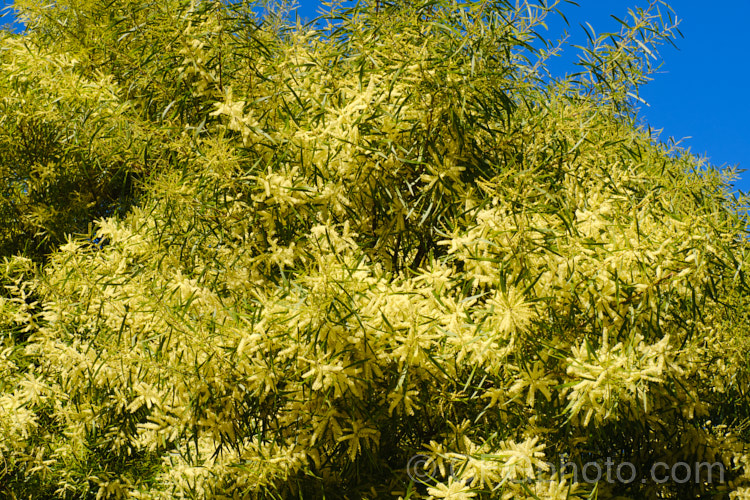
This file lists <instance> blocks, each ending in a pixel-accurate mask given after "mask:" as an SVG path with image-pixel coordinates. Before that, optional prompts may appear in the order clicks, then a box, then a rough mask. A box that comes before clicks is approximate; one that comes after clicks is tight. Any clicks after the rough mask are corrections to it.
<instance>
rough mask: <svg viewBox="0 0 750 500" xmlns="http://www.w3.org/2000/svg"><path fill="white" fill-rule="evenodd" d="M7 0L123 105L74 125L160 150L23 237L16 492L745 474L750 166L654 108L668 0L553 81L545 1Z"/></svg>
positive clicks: (18, 57) (305, 490)
mask: <svg viewBox="0 0 750 500" xmlns="http://www.w3.org/2000/svg"><path fill="white" fill-rule="evenodd" d="M167 4H168V5H167ZM17 8H18V9H19V10H20V12H21V14H22V15H23V16H25V17H24V18H25V19H26V22H27V26H28V28H27V31H26V32H25V33H24V34H22V35H10V34H6V35H5V36H4V38H3V40H2V53H1V54H0V56H1V57H2V58H3V61H6V62H5V63H4V64H6V65H7V66H8V67H9V68H17V67H19V65H20V64H21V63H20V62H19V61H38V64H30V63H24V64H29V66H28V67H29V68H33V70H34V71H35V72H36V74H37V76H36V77H35V78H36V79H37V80H38V82H41V83H36V84H35V86H33V87H24V89H26V90H25V92H28V93H29V95H30V96H36V98H37V99H40V100H43V99H48V98H49V97H50V96H51V95H57V94H56V93H59V94H60V95H61V98H60V99H61V100H60V101H58V102H66V103H67V102H70V103H75V104H70V106H77V107H76V108H75V109H76V111H75V112H76V113H78V114H80V115H81V116H82V117H87V116H90V117H95V119H96V120H98V122H97V123H100V125H101V127H104V128H101V127H99V128H97V127H94V128H93V129H91V130H89V129H87V128H85V127H86V126H87V125H86V124H85V123H84V122H85V121H86V119H84V118H81V120H83V121H82V123H81V125H80V127H81V128H80V130H81V131H88V132H86V133H88V134H89V135H86V134H84V133H83V132H82V133H81V134H79V135H74V136H66V137H57V138H56V141H57V144H58V145H57V146H56V147H62V148H69V150H73V149H75V150H79V149H80V150H83V149H82V148H85V147H89V148H90V149H89V151H92V153H91V154H92V155H93V156H92V157H91V158H98V160H92V161H94V164H95V165H96V167H97V168H98V169H100V172H101V177H99V179H104V178H105V177H106V173H107V172H110V171H111V170H110V169H111V168H114V166H116V165H120V164H121V163H122V162H125V163H128V161H131V160H132V162H135V160H134V158H137V159H138V162H135V163H132V162H131V163H129V164H130V165H135V166H134V167H133V168H134V169H136V170H137V171H138V173H139V175H140V176H141V177H139V179H140V182H139V183H136V184H137V185H135V184H134V185H132V186H130V185H129V186H125V187H123V188H122V189H123V190H124V191H123V199H125V198H127V199H128V200H130V201H128V202H127V204H126V205H123V206H122V207H121V208H122V209H121V210H116V211H114V214H113V215H111V216H102V214H98V215H97V214H93V215H92V214H90V213H88V212H86V213H80V214H79V213H78V212H76V214H77V215H75V216H74V215H73V211H74V210H77V209H76V208H75V205H68V204H67V203H66V202H65V201H64V200H62V199H59V198H57V199H55V202H56V203H58V205H57V207H56V208H55V210H56V211H58V212H60V213H63V214H65V216H66V217H72V218H73V219H71V220H75V221H76V224H79V225H80V227H84V226H85V225H87V224H89V223H90V222H91V223H93V224H92V227H91V230H90V231H89V232H87V233H86V232H82V233H81V234H78V235H72V236H68V238H67V240H66V241H65V242H64V244H61V245H60V246H59V247H58V248H57V249H56V251H55V252H54V253H52V254H51V255H49V256H48V257H47V258H46V259H43V260H39V259H38V258H37V261H36V262H35V261H34V260H32V259H30V258H29V257H28V256H23V255H20V254H19V255H13V256H10V255H8V256H7V257H6V258H5V260H4V263H3V265H2V267H1V268H0V279H2V284H3V288H2V290H1V291H0V294H1V295H0V328H1V330H0V331H1V332H2V339H3V344H2V351H0V431H1V432H0V435H1V436H2V440H0V454H2V455H1V456H2V461H3V467H2V468H0V492H2V493H3V494H4V495H8V496H10V497H12V498H21V497H24V498H25V497H32V498H41V497H45V498H47V497H49V498H88V497H91V498H126V497H127V498H130V497H132V498H143V499H159V498H165V499H166V498H296V497H300V498H324V497H325V498H375V497H389V496H390V497H394V498H399V497H401V498H404V499H405V498H412V499H416V498H451V499H461V498H503V499H511V498H513V499H516V498H530V499H531V498H544V499H567V498H615V497H617V498H721V497H727V496H729V495H730V494H731V495H732V497H733V498H744V496H747V495H748V494H749V493H748V492H750V481H748V479H750V476H748V474H750V470H747V469H746V463H747V462H748V461H749V460H750V454H748V449H747V443H748V434H747V423H748V418H749V417H750V415H748V405H747V402H746V400H745V394H746V391H747V389H748V365H747V362H746V356H747V354H746V353H747V349H748V344H749V343H748V337H747V335H746V333H745V332H746V329H745V327H746V325H747V320H748V312H747V311H748V308H747V304H746V301H747V287H746V282H745V277H746V275H745V272H744V271H745V264H746V262H747V260H748V259H747V255H746V252H747V242H746V230H745V219H744V217H743V216H741V215H740V211H739V209H738V203H739V202H738V201H737V200H734V199H732V198H731V197H730V196H729V194H728V191H727V190H728V187H729V184H728V183H729V181H731V175H732V172H719V171H716V170H714V169H713V168H711V167H709V166H706V165H704V164H703V163H702V162H701V161H700V160H699V159H697V158H695V157H694V156H692V155H690V154H688V153H686V152H684V151H681V150H679V149H677V148H671V149H670V148H668V147H667V146H665V145H664V144H661V143H659V142H658V141H656V140H655V139H654V138H653V137H652V136H651V135H650V133H649V132H647V131H645V130H643V129H642V128H640V127H638V126H637V122H636V114H635V111H634V107H633V99H634V97H635V96H636V95H637V94H636V92H637V88H638V86H639V85H640V84H642V83H643V82H644V81H646V80H647V77H648V74H649V72H650V71H651V69H652V68H651V66H650V64H651V63H650V62H649V61H650V59H649V57H650V56H652V55H653V53H654V48H655V46H656V45H658V43H660V42H661V41H664V40H668V39H669V38H670V36H671V34H672V32H673V29H674V28H673V27H672V26H670V25H668V24H662V20H661V17H659V16H658V15H657V14H656V6H655V5H653V6H652V8H651V9H649V10H639V11H636V12H632V18H631V19H630V20H629V21H628V22H627V23H623V30H622V32H621V33H620V34H619V35H616V36H614V35H613V36H611V37H601V38H598V39H596V40H594V41H593V42H592V43H593V45H592V46H591V47H590V48H589V49H586V50H585V51H584V53H583V58H582V63H581V64H582V66H583V67H584V69H585V70H586V71H585V72H584V73H582V74H580V75H576V76H572V77H568V78H565V79H557V80H555V79H551V78H550V77H549V75H546V74H545V69H544V68H545V66H544V62H545V58H546V57H547V56H548V55H549V53H550V52H552V51H554V49H553V48H551V46H550V47H546V48H539V47H538V45H535V44H533V43H532V41H533V40H534V38H535V33H536V32H535V30H536V29H537V28H538V27H539V26H541V24H542V23H543V20H544V16H546V15H548V14H549V13H550V12H552V11H553V10H554V8H556V6H555V5H539V4H536V3H534V4H525V3H524V4H523V5H519V6H513V5H511V4H510V3H507V2H503V1H497V2H468V3H465V2H464V3H459V2H454V1H452V0H441V1H431V2H416V3H409V4H408V5H407V4H406V3H400V2H397V3H395V4H393V5H391V4H388V3H386V2H377V3H376V4H375V5H369V4H368V5H362V6H359V7H355V8H351V9H345V8H343V7H340V6H334V7H332V11H331V13H330V15H329V16H328V17H327V18H324V19H321V20H320V21H319V23H318V24H316V25H309V26H297V27H293V26H287V25H286V21H284V17H283V15H282V14H283V13H278V12H274V11H271V12H267V13H266V14H265V17H259V16H261V14H258V13H257V9H255V10H253V9H250V8H249V7H248V6H245V5H242V4H231V5H224V4H220V3H213V2H209V1H206V2H200V3H199V2H193V3H190V4H188V3H184V2H176V1H174V2H171V1H170V2H164V5H162V4H161V3H160V4H158V5H157V4H148V3H143V2H140V1H137V0H116V1H115V2H114V3H110V4H107V6H106V8H105V7H104V6H103V5H100V4H98V3H97V2H92V1H89V0H60V1H58V2H57V3H56V4H54V5H51V6H44V7H43V6H42V5H41V4H37V3H36V2H35V1H33V0H23V1H19V2H17ZM45 61H46V62H45ZM43 63H44V64H48V66H45V65H44V64H43ZM55 68H56V69H55ZM12 71H16V70H15V69H13V70H12ZM18 71H20V70H18ZM55 72H58V73H59V74H61V75H64V76H65V78H64V79H61V80H60V79H57V80H56V79H54V78H53V75H54V74H57V73H55ZM4 74H5V73H4ZM24 75H25V73H24ZM3 78H4V79H6V80H8V81H15V80H13V77H12V76H3ZM37 80H35V81H37ZM65 82H73V83H70V84H67V83H65ZM76 85H79V86H80V89H79V88H78V87H76ZM50 89H51V90H50ZM0 91H2V92H4V93H5V94H4V95H3V99H4V101H3V102H11V101H12V102H15V101H13V99H16V100H17V99H21V98H20V97H18V95H17V94H14V93H13V92H16V91H15V90H12V91H11V90H8V88H6V87H3V86H0ZM63 94H64V95H63ZM89 94H90V95H89ZM66 99H68V101H66ZM19 102H20V101H19ZM14 105H15V104H14ZM19 106H20V105H19ZM35 106H38V110H36V109H37V108H34V109H35V111H34V112H35V113H37V116H36V118H35V119H36V120H38V121H39V123H43V124H46V125H45V126H47V125H49V126H52V124H54V123H58V121H59V120H62V119H63V117H64V116H65V115H63V114H60V113H62V112H61V111H60V110H59V109H56V108H55V106H58V107H59V105H58V104H55V103H47V102H42V103H41V104H39V103H37V104H35ZM45 106H47V107H48V108H49V109H47V110H46V111H44V110H43V108H44V107H45ZM45 109H46V108H45ZM13 113H16V114H9V115H8V116H10V117H11V118H9V119H10V120H12V119H16V120H21V117H22V114H23V110H22V109H21V107H17V108H14V111H13ZM92 119H93V118H92ZM77 130H78V129H77ZM104 130H106V133H105V132H103V131H104ZM105 137H106V139H105ZM87 144H88V146H87ZM94 145H96V148H98V149H94ZM131 145H132V147H131ZM29 148H31V149H33V146H29ZM76 148H77V149H76ZM117 148H120V149H117ZM139 148H140V149H139ZM114 150H117V151H121V153H118V154H120V156H117V157H116V158H114V159H113V157H110V156H107V152H108V151H114ZM133 151H135V152H136V153H137V154H135V153H133ZM100 153H101V155H100ZM98 155H100V156H98ZM128 155H130V156H128ZM55 158H57V157H55ZM76 158H78V157H76ZM87 158H88V157H87ZM127 158H130V160H128V159H127ZM29 161H31V160H29ZM67 161H68V157H67V156H61V157H59V161H58V160H56V163H55V162H53V163H52V164H48V165H47V167H46V168H48V169H50V171H51V172H53V174H51V175H54V176H61V177H64V176H70V177H69V179H68V180H70V181H71V182H73V180H76V182H79V181H78V180H77V179H79V178H78V177H76V176H75V175H77V174H75V175H74V174H71V173H70V170H65V169H66V168H67V165H69V164H68V163H66V162H67ZM71 161H72V160H71ZM76 161H78V160H76ZM97 162H98V163H97ZM32 163H33V162H32ZM84 163H85V162H84ZM33 165H37V164H36V163H33ZM75 165H78V163H76V164H75ZM41 166H43V165H40V167H41ZM35 168H36V167H35ZM91 175H93V174H91ZM97 175H98V174H97ZM108 179H109V178H108ZM84 180H85V177H84V179H83V180H80V182H84ZM28 182H32V177H31V176H29V181H28ZM102 182H104V181H102ZM107 182H108V181H107ZM11 186H15V185H11ZM13 189H15V191H12V190H11V191H12V192H11V191H8V194H5V195H3V196H5V198H3V200H6V201H7V203H8V204H9V206H10V205H13V203H16V202H14V201H13V200H15V198H13V196H17V197H20V198H23V197H25V196H27V195H28V194H29V193H30V191H28V192H26V191H24V190H23V189H21V188H16V187H14V188H13ZM19 189H20V191H19ZM35 189H36V188H35ZM131 195H132V198H131ZM13 206H16V205H13ZM66 210H70V211H69V212H66ZM19 213H20V214H22V212H19ZM87 215H88V216H89V217H90V218H92V217H100V218H98V219H96V220H95V221H93V220H91V219H88V220H87V219H86V216H87ZM105 215H107V214H105ZM24 216H25V215H23V214H22V215H18V217H19V219H8V220H9V221H10V222H9V223H8V226H13V225H17V224H21V223H22V221H21V219H20V217H24ZM84 223H85V224H84ZM8 234H9V235H4V236H7V237H8V238H11V237H15V236H12V235H14V234H16V233H8ZM92 242H95V243H92ZM33 257H35V256H33ZM414 457H420V460H421V462H420V463H421V467H420V469H419V471H417V470H416V469H414V467H412V465H413V464H414V462H415V461H414V460H413V459H414ZM558 457H565V460H566V461H568V462H570V463H572V464H580V465H583V464H584V463H597V464H601V463H606V462H605V460H607V461H609V460H611V459H614V460H615V462H619V463H625V462H627V463H629V464H632V465H633V467H634V468H635V470H636V471H637V472H638V473H639V474H640V476H639V477H646V475H647V473H648V471H650V470H653V467H654V465H655V464H660V463H664V464H667V465H670V464H674V463H676V462H690V463H692V462H695V463H698V462H711V463H714V462H716V463H719V464H720V465H721V466H722V467H723V469H722V470H726V474H725V477H724V478H723V480H722V481H719V480H717V478H715V477H713V478H709V477H699V478H698V480H691V481H690V482H678V481H667V482H662V481H645V480H644V481H634V482H612V481H606V480H604V479H601V478H600V479H599V480H596V481H586V480H584V479H582V478H581V477H580V476H578V477H575V475H573V474H571V473H570V471H568V472H566V471H565V470H557V471H555V470H551V468H550V466H549V464H550V462H556V461H557V459H558Z"/></svg>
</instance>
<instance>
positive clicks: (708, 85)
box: [0, 0, 750, 192]
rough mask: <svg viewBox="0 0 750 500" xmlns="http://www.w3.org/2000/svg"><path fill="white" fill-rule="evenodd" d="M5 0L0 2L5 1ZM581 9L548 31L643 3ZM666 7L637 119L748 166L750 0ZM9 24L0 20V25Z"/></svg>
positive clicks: (568, 9) (309, 8)
mask: <svg viewBox="0 0 750 500" xmlns="http://www.w3.org/2000/svg"><path fill="white" fill-rule="evenodd" d="M9 3H11V1H10V0H0V4H2V5H3V6H5V5H7V4H9ZM577 3H578V6H575V5H570V4H567V5H563V7H562V9H563V12H564V13H565V15H566V16H567V18H568V21H569V23H570V26H567V27H566V26H565V24H564V23H562V22H551V23H550V24H549V29H550V31H549V36H550V37H557V36H559V35H561V34H562V31H563V30H564V29H567V30H568V32H569V34H570V38H569V41H570V42H571V43H574V44H585V41H586V38H585V34H584V32H583V29H582V28H581V27H580V25H581V24H583V23H586V22H588V23H590V24H591V25H592V26H593V27H594V29H595V30H596V31H597V32H606V31H617V30H618V29H619V24H618V23H617V21H615V20H614V19H612V18H611V17H610V16H611V15H615V16H617V17H619V18H620V19H625V16H627V11H628V9H629V8H632V7H635V6H645V5H646V4H647V2H646V1H643V0H577ZM299 4H300V7H299V9H298V12H299V14H300V17H302V18H308V19H309V18H313V17H315V15H316V12H317V10H318V9H319V7H320V2H318V1H300V2H299ZM670 5H671V6H672V8H673V9H674V11H675V13H676V16H677V18H678V19H680V20H681V22H680V26H679V27H680V31H681V32H682V34H683V35H684V38H680V39H678V40H676V42H675V43H676V45H677V47H678V48H677V49H675V48H673V47H671V46H669V45H665V46H662V48H661V56H662V59H663V66H662V67H661V69H660V72H659V73H658V74H656V75H653V77H654V80H653V81H652V82H650V83H648V84H647V85H646V86H645V87H643V88H642V89H641V97H642V98H643V99H645V100H646V101H647V102H648V104H649V106H648V107H646V106H643V107H642V109H641V117H642V119H643V120H644V121H645V122H646V123H648V124H649V125H651V127H652V128H653V129H662V133H661V136H660V138H661V139H662V140H664V141H666V140H667V139H668V138H670V137H673V138H674V139H676V140H682V142H681V144H682V146H684V147H689V148H690V150H691V151H692V152H693V153H696V154H699V155H702V156H706V157H707V158H708V159H709V161H710V163H711V164H713V165H715V166H735V165H736V166H739V168H746V169H750V39H749V38H748V37H747V35H746V34H745V33H746V30H747V27H748V26H750V1H748V0H722V1H720V2H719V1H717V2H705V1H704V0H673V1H672V2H670ZM6 22H8V19H7V18H4V19H1V20H0V24H5V23H6ZM554 69H556V70H557V71H562V72H564V71H566V70H567V71H573V70H574V67H573V66H571V65H570V61H569V60H565V59H562V60H560V61H559V62H557V63H555V66H554ZM735 187H736V188H737V189H741V190H742V191H745V192H749V191H750V172H746V173H743V174H742V179H741V180H740V181H738V182H737V183H736V184H735Z"/></svg>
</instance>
